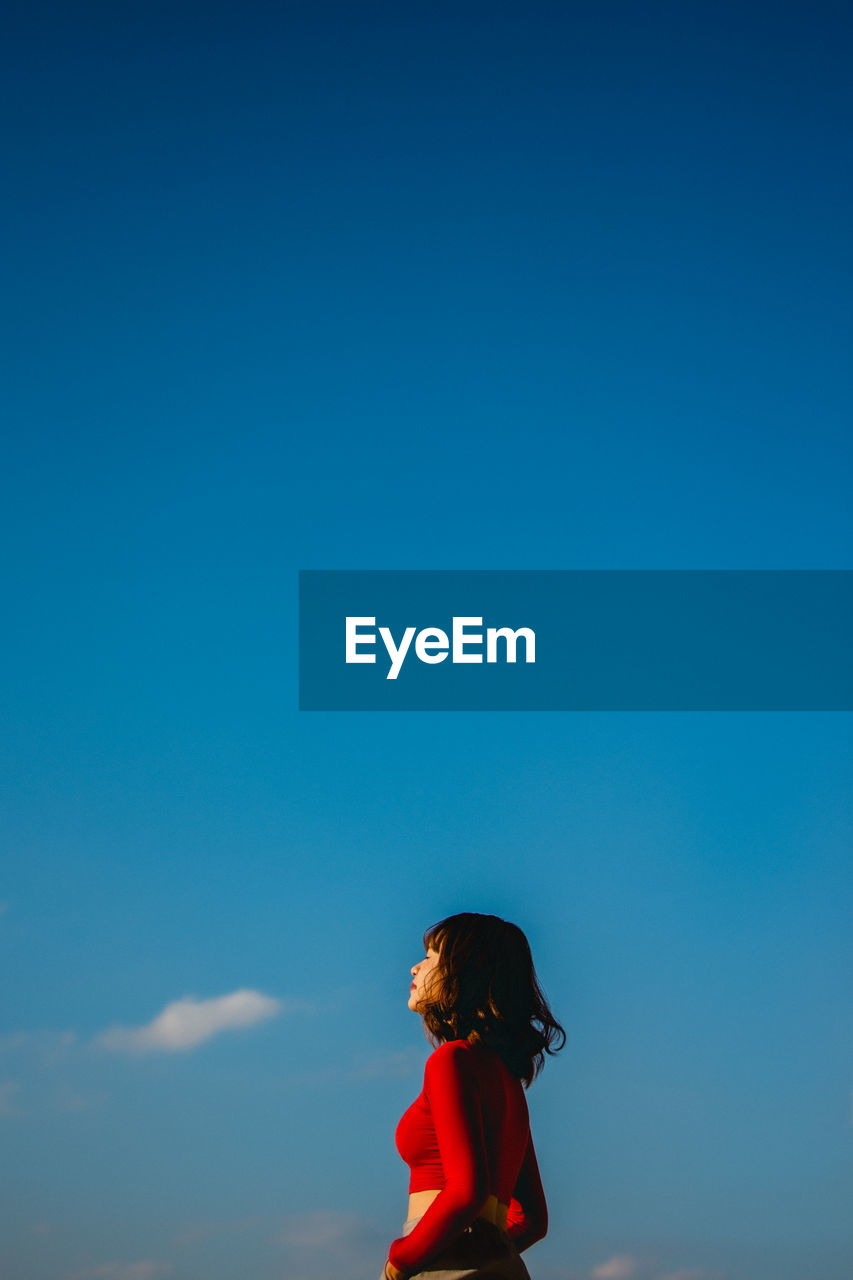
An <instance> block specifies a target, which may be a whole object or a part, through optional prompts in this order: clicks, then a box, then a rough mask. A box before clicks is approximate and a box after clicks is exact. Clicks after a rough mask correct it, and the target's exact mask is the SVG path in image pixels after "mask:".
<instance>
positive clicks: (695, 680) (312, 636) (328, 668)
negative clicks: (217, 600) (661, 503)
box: [299, 570, 853, 711]
mask: <svg viewBox="0 0 853 1280" xmlns="http://www.w3.org/2000/svg"><path fill="white" fill-rule="evenodd" d="M852 643H853V573H851V572H850V571H846V570H844V571H839V570H809V571H801V570H690V571H684V570H610V571H607V570H605V571H601V570H507V571H503V570H470V571H467V570H457V571H445V570H434V571H433V570H411V571H399V570H364V571H339V570H306V571H303V572H302V573H300V575H299V705H300V709H301V710H304V711H655V710H658V711H848V710H851V709H853V664H851V644H852Z"/></svg>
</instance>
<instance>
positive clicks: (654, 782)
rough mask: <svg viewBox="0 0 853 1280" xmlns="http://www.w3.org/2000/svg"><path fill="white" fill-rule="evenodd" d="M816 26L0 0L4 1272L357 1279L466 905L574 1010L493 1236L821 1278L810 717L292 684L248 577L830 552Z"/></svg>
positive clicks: (666, 15) (557, 1272)
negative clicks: (312, 704)
mask: <svg viewBox="0 0 853 1280" xmlns="http://www.w3.org/2000/svg"><path fill="white" fill-rule="evenodd" d="M300 10H301V11H300ZM851 28H853V23H851V19H850V14H849V11H847V9H846V7H845V6H842V5H840V4H817V5H814V6H809V7H808V8H807V7H806V6H804V5H790V4H783V5H779V6H774V7H773V8H768V7H767V6H764V5H756V4H746V5H743V4H741V5H738V6H735V5H731V4H713V5H711V4H705V3H701V4H684V3H680V4H676V3H668V4H660V3H652V4H647V5H642V6H640V5H635V4H628V3H621V4H620V3H615V4H610V5H586V6H579V5H558V4H537V3H532V4H526V5H524V6H522V5H520V4H519V5H509V4H503V3H498V4H489V5H486V4H466V3H462V4H453V5H451V4H446V3H434V4H430V5H425V4H415V5H403V6H399V5H398V6H392V5H376V4H373V5H371V4H366V5H358V6H353V5H330V4H323V3H322V2H321V3H318V4H314V5H311V6H308V5H303V6H292V5H274V4H270V3H254V2H253V0H248V2H247V3H243V4H241V5H239V6H238V5H236V4H229V5H222V4H219V5H216V4H204V5H202V4H197V5H191V4H182V3H180V2H178V3H175V4H170V5H165V4H157V5H154V4H150V3H146V4H142V3H135V4H122V5H110V6H106V5H104V6H101V5H96V4H88V5H87V4H83V5H78V6H73V7H72V6H67V5H65V6H57V5H49V4H48V5H44V4H38V3H36V4H34V5H29V6H26V7H24V6H16V8H15V10H14V11H13V12H12V15H11V18H10V19H9V22H8V25H7V29H6V32H5V34H4V39H3V42H2V54H0V58H2V64H3V65H2V77H3V83H4V98H5V110H4V112H3V125H2V128H3V133H4V138H3V142H4V157H5V164H4V170H5V177H6V183H5V186H6V197H5V201H4V206H5V207H4V223H5V234H4V236H3V242H4V249H3V254H4V259H5V263H4V287H3V295H4V306H3V314H4V320H5V323H4V336H5V341H4V349H5V352H6V356H7V358H6V361H5V364H6V368H5V371H4V377H3V390H2V398H3V420H4V430H3V438H2V456H0V523H2V533H3V548H4V557H3V583H4V585H3V603H4V623H3V630H2V639H0V653H2V673H3V675H2V707H3V733H2V738H0V750H2V758H3V766H4V767H3V770H2V781H1V782H0V799H2V813H3V825H2V841H3V862H2V873H0V874H2V879H0V904H2V905H0V966H2V973H3V978H4V981H3V1005H2V1024H3V1031H2V1035H0V1142H2V1147H3V1151H4V1156H5V1159H4V1161H3V1169H2V1173H0V1241H2V1243H0V1275H2V1276H3V1280H98V1278H99V1277H100V1278H102V1280H159V1278H160V1277H172V1280H196V1277H199V1278H201V1277H204V1280H234V1278H235V1277H237V1276H245V1277H247V1278H248V1280H285V1278H286V1280H330V1278H331V1277H332V1276H340V1277H342V1278H343V1280H361V1277H362V1276H366V1277H367V1280H372V1277H373V1276H374V1275H375V1274H377V1273H378V1270H379V1267H380V1264H381V1261H382V1258H383V1257H384V1256H385V1255H384V1250H385V1246H386V1244H387V1242H388V1241H389V1240H390V1239H391V1238H392V1237H393V1236H394V1235H396V1234H397V1233H398V1231H399V1223H400V1220H401V1219H402V1217H403V1216H404V1215H405V1188H406V1175H405V1170H404V1167H403V1165H402V1163H401V1162H400V1160H399V1158H398V1157H397V1155H396V1152H395V1150H394V1146H393V1130H394V1127H395V1125H396V1122H397V1119H398V1117H399V1115H400V1113H401V1112H402V1110H403V1109H404V1108H405V1106H406V1105H407V1104H408V1102H409V1101H411V1099H412V1098H413V1096H414V1095H415V1093H416V1092H417V1091H418V1089H419V1087H420V1074H421V1071H422V1066H423V1061H424V1058H425V1055H426V1044H425V1042H424V1040H423V1037H422V1034H421V1032H420V1029H419V1023H418V1020H417V1019H416V1018H413V1016H412V1015H410V1014H408V1013H407V1011H406V1007H405V1005H406V995H407V988H408V976H407V974H408V966H409V965H410V964H412V963H413V962H414V961H416V960H417V959H418V958H419V956H420V954H421V950H420V935H421V933H422V931H423V929H424V928H425V927H426V926H427V925H428V924H431V923H432V922H433V921H434V920H435V919H436V918H438V917H440V916H442V915H444V914H447V913H448V912H451V911H456V910H463V909H473V910H483V911H496V912H498V913H500V914H505V915H508V916H510V917H511V918H513V919H516V920H517V921H518V922H519V923H520V924H521V925H522V926H523V927H524V928H525V929H526V930H527V931H528V933H529V935H530V937H531V940H532V942H533V946H534V953H535V955H536V957H537V960H538V964H539V969H540V973H541V977H542V980H543V982H544V984H545V986H546V989H547V990H548V992H549V994H550V996H551V999H552V1001H553V1004H554V1006H555V1009H556V1011H557V1013H558V1015H559V1016H561V1018H562V1019H563V1020H564V1021H565V1023H566V1025H567V1026H568V1028H569V1045H568V1047H567V1049H566V1051H565V1052H564V1053H563V1054H562V1055H561V1056H560V1058H558V1059H556V1060H554V1061H553V1062H550V1063H549V1065H548V1067H547V1068H546V1071H545V1074H544V1076H543V1078H542V1080H541V1081H539V1082H537V1084H536V1085H535V1086H534V1087H533V1089H532V1090H531V1093H530V1105H531V1111H532V1115H533V1122H534V1127H535V1133H536V1137H537V1144H538V1148H539V1151H540V1163H541V1165H542V1168H543V1174H544V1177H545V1180H546V1189H547V1191H548V1194H549V1199H550V1202H551V1211H552V1213H551V1219H552V1221H551V1234H550V1236H549V1237H548V1239H547V1240H546V1241H544V1242H542V1243H541V1244H540V1245H538V1246H536V1248H535V1251H534V1252H533V1253H532V1254H531V1255H530V1266H531V1270H532V1273H533V1276H534V1280H806V1277H815V1280H846V1277H847V1276H848V1274H849V1266H850V1258H851V1255H853V1236H851V1229H850V1223H849V1205H850V1196H851V1190H853V1151H851V1144H853V1127H851V1087H853V1074H851V1047H853V1046H852V1045H851V1038H853V1037H851V1021H850V1012H849V1007H850V1005H849V973H850V963H851V959H852V958H853V957H851V946H850V941H849V936H850V929H849V902H850V895H851V889H853V884H851V879H853V877H851V871H850V859H849V849H850V847H851V838H850V837H851V831H850V825H851V824H850V804H849V797H850V784H851V734H850V717H849V715H846V714H834V715H833V714H825V715H818V714H808V715H804V714H799V715H795V714H773V715H748V714H743V715H734V714H713V715H712V714H695V715H674V714H670V715H667V714H643V715H637V714H633V715H631V714H599V715H592V714H584V715H571V714H563V715H560V714H554V715H547V714H544V715H537V714H482V715H476V714H432V715H427V714H424V715H416V714H400V715H381V714H373V715H356V714H352V715H346V714H314V715H312V714H306V713H303V714H301V715H300V714H299V713H298V712H297V710H296V675H297V673H296V651H295V627H296V581H297V578H296V575H297V570H298V569H299V568H354V569H358V568H613V569H626V568H637V569H642V568H679V569H680V568H691V567H695V568H794V569H808V568H850V567H851V565H850V551H851V504H850V500H849V495H850V482H851V456H850V455H851V437H850V430H849V424H850V418H851V380H850V369H849V352H850V346H851V323H850V321H851V313H850V299H851V296H853V287H852V286H853V280H851V274H853V272H851V240H850V234H849V231H850V225H851V207H850V204H851V202H850V191H851V148H850V136H851V87H850V76H849V66H850V56H851ZM188 997H193V998H194V1001H195V1003H193V1002H192V1001H187V998H188ZM228 997H230V1000H229V999H227V998H228ZM181 1001H183V1002H184V1003H180V1004H178V1005H177V1006H176V1007H175V1008H173V1009H172V1010H171V1013H167V1015H166V1016H165V1017H164V1018H162V1019H161V1018H160V1015H161V1014H163V1013H164V1011H165V1010H167V1006H170V1005H173V1004H174V1002H181ZM158 1019H159V1020H158ZM237 1024H240V1025H237ZM116 1028H122V1029H123V1030H121V1031H116ZM106 1033H109V1034H106Z"/></svg>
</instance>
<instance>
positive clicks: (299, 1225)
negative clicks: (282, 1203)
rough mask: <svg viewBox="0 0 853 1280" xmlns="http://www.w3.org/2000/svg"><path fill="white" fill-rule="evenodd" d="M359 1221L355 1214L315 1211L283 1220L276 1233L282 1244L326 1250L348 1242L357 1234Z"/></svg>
mask: <svg viewBox="0 0 853 1280" xmlns="http://www.w3.org/2000/svg"><path fill="white" fill-rule="evenodd" d="M360 1226H361V1220H360V1218H359V1215H358V1214H356V1213H338V1212H335V1211H332V1210H326V1211H324V1210H317V1211H316V1212H314V1213H300V1214H293V1215H292V1216H291V1217H288V1218H287V1219H285V1222H284V1224H283V1226H282V1228H281V1230H280V1231H279V1233H278V1239H279V1240H280V1241H281V1243H282V1244H292V1245H298V1246H299V1247H300V1248H308V1249H327V1248H328V1247H329V1245H332V1244H338V1243H340V1242H341V1241H346V1240H349V1239H350V1238H351V1237H352V1236H353V1235H356V1234H358V1232H359V1228H360Z"/></svg>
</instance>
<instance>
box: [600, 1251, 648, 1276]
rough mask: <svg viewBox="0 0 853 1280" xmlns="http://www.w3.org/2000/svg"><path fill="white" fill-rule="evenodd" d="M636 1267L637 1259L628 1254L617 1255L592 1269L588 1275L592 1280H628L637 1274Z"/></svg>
mask: <svg viewBox="0 0 853 1280" xmlns="http://www.w3.org/2000/svg"><path fill="white" fill-rule="evenodd" d="M637 1265H638V1264H637V1259H636V1258H632V1257H631V1256H630V1254H627V1253H618V1254H614V1256H613V1257H612V1258H608V1259H607V1261H606V1262H602V1263H599V1265H598V1266H597V1267H593V1269H592V1271H591V1272H590V1273H589V1274H590V1275H591V1276H592V1278H593V1280H629V1277H630V1276H633V1275H636V1274H637Z"/></svg>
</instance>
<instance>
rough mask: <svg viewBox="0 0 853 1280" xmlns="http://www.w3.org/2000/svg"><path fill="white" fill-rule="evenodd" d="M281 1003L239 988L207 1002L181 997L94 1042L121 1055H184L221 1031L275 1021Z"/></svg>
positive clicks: (112, 1030) (281, 1005)
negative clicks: (140, 1022)
mask: <svg viewBox="0 0 853 1280" xmlns="http://www.w3.org/2000/svg"><path fill="white" fill-rule="evenodd" d="M283 1009H284V1004H283V1002H282V1001H281V1000H276V999H274V998H273V997H272V996H265V995H263V994H262V993H261V992H260V991H252V990H250V989H248V988H243V989H242V990H240V991H232V992H231V993H230V994H229V995H225V996H215V997H213V998H212V999H210V1000H197V999H196V998H195V996H184V997H183V999H181V1000H173V1001H172V1003H171V1004H167V1005H166V1007H165V1009H163V1010H162V1012H161V1013H158V1014H157V1016H156V1018H153V1019H152V1020H151V1022H148V1023H146V1024H145V1025H144V1026H141V1027H108V1028H107V1030H106V1031H102V1032H101V1034H100V1035H99V1036H98V1037H97V1038H96V1043H98V1044H99V1045H101V1046H102V1048H104V1049H113V1050H116V1051H119V1052H123V1053H186V1052H187V1051H188V1050H190V1049H196V1048H197V1047H198V1046H199V1045H200V1044H204V1043H205V1042H206V1041H207V1040H211V1039H212V1038H213V1036H217V1035H219V1034H220V1033H221V1032H223V1031H237V1030H242V1029H244V1028H246V1027H253V1026H255V1025H256V1024H257V1023H259V1022H266V1021H267V1020H268V1019H270V1018H275V1017H277V1016H278V1014H280V1013H281V1012H282V1010H283Z"/></svg>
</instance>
